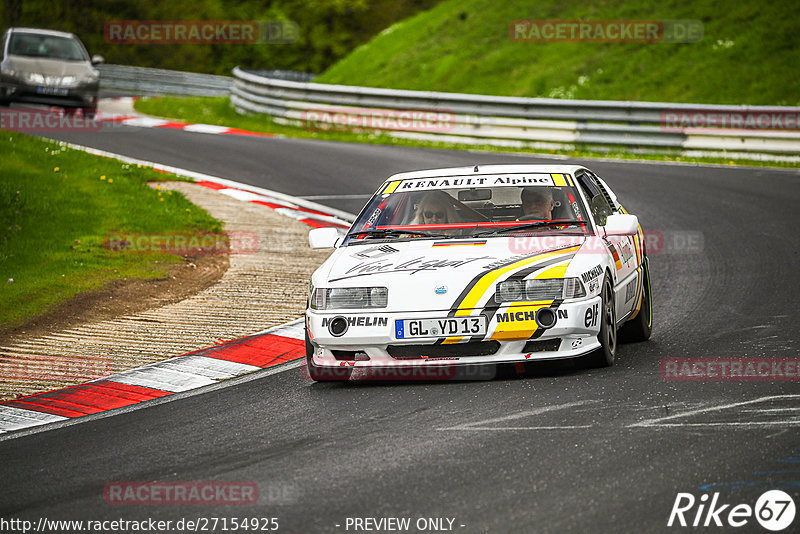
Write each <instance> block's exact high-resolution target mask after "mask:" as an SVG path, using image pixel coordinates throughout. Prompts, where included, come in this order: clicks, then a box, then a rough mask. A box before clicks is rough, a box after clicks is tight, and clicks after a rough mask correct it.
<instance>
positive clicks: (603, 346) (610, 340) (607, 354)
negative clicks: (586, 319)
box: [586, 276, 617, 367]
mask: <svg viewBox="0 0 800 534" xmlns="http://www.w3.org/2000/svg"><path fill="white" fill-rule="evenodd" d="M602 295H603V302H602V304H601V306H600V333H599V334H597V339H598V340H599V341H600V348H599V349H597V350H595V351H594V352H592V353H591V354H589V355H588V356H586V363H587V364H588V366H589V367H610V366H612V365H614V358H615V357H616V354H617V311H616V307H615V306H614V288H613V287H612V286H611V280H609V279H608V276H606V277H605V279H604V280H603V291H602Z"/></svg>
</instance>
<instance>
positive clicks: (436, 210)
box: [411, 191, 456, 224]
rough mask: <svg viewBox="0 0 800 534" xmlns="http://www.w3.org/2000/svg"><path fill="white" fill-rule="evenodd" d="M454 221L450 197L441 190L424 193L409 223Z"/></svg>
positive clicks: (444, 222)
mask: <svg viewBox="0 0 800 534" xmlns="http://www.w3.org/2000/svg"><path fill="white" fill-rule="evenodd" d="M455 221H456V210H455V208H454V207H453V201H452V197H450V195H448V194H447V193H444V192H442V191H431V192H430V193H426V194H425V196H424V197H422V200H421V201H420V203H419V205H418V206H417V212H416V214H415V215H414V220H412V221H411V224H447V223H452V222H455Z"/></svg>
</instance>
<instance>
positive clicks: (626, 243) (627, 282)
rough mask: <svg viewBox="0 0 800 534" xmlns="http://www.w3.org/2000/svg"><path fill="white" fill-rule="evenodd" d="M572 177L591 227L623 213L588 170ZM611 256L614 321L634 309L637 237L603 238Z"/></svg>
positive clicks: (637, 275)
mask: <svg viewBox="0 0 800 534" xmlns="http://www.w3.org/2000/svg"><path fill="white" fill-rule="evenodd" d="M576 178H577V181H578V183H579V184H580V186H581V188H582V189H583V192H584V194H585V195H586V197H587V198H588V199H589V208H590V210H591V212H592V217H593V218H594V220H595V224H597V225H598V226H605V224H606V218H607V217H608V216H609V215H612V214H615V213H623V211H621V206H619V205H618V204H617V203H615V202H614V199H613V198H612V197H611V195H610V194H609V193H608V191H607V190H606V189H605V187H603V184H602V183H601V182H600V180H598V179H597V177H596V176H595V175H594V174H593V173H591V172H589V171H585V172H583V171H581V172H579V173H576ZM603 239H604V241H605V243H606V246H607V247H608V251H609V254H610V255H611V259H612V263H613V267H612V273H613V274H614V290H615V299H614V300H615V305H616V310H617V320H619V319H622V318H624V317H625V316H627V315H628V314H629V313H631V312H632V311H633V310H634V308H635V306H636V300H637V294H638V288H639V285H640V280H639V277H640V276H641V270H640V269H639V262H640V257H639V256H640V254H639V250H640V248H638V247H637V243H638V242H637V239H638V236H606V237H604V238H603Z"/></svg>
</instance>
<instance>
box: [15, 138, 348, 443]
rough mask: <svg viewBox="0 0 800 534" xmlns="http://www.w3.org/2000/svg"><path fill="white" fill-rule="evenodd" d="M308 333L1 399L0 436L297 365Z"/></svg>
mask: <svg viewBox="0 0 800 534" xmlns="http://www.w3.org/2000/svg"><path fill="white" fill-rule="evenodd" d="M57 143H58V144H59V145H61V146H66V147H69V148H73V149H76V150H81V151H83V152H87V153H89V154H93V155H95V156H99V157H106V158H112V159H117V160H119V161H122V162H124V163H128V164H133V165H142V166H147V167H151V168H153V169H154V170H157V171H160V172H164V173H169V174H175V175H177V176H185V177H187V178H192V179H194V180H195V181H196V182H197V183H198V184H199V185H201V186H204V187H208V188H211V189H215V190H217V191H219V192H220V193H222V194H224V195H228V196H230V197H232V198H235V199H238V200H241V201H244V202H252V203H254V204H259V205H262V206H265V207H268V208H270V209H274V210H275V211H277V212H279V213H281V214H282V215H285V216H287V217H291V218H293V219H296V220H298V221H301V222H303V223H305V224H307V225H309V226H311V227H314V228H319V227H324V226H333V227H338V228H349V227H350V223H351V221H352V220H353V219H354V217H353V215H352V214H350V213H347V212H344V211H339V210H335V209H333V208H329V207H327V206H323V205H321V204H317V203H316V202H311V201H308V200H304V199H301V198H297V197H293V196H291V195H286V194H284V193H279V192H277V191H271V190H269V189H264V188H260V187H255V186H251V185H248V184H242V183H239V182H235V181H233V180H227V179H225V178H220V177H217V176H211V175H208V174H203V173H199V172H194V171H189V170H186V169H181V168H178V167H172V166H169V165H162V164H160V163H154V162H150V161H144V160H139V159H136V158H129V157H127V156H122V155H120V154H115V153H113V152H106V151H103V150H98V149H94V148H90V147H85V146H81V145H75V144H72V143H65V142H61V141H59V142H57ZM304 339H305V334H304V324H303V319H297V320H295V321H292V322H290V323H287V324H285V325H282V326H278V327H275V328H271V329H268V330H265V331H263V332H259V333H257V334H253V335H251V336H246V337H243V338H239V339H236V340H233V341H228V342H226V343H222V344H219V345H215V346H213V347H209V348H206V349H202V350H199V351H196V352H190V353H188V354H184V355H182V356H178V357H175V358H171V359H169V360H164V361H161V362H157V363H153V364H150V365H146V366H144V367H139V368H136V369H130V370H128V371H123V372H121V373H118V374H115V375H111V376H108V377H105V378H101V379H98V380H93V381H91V382H86V383H85V384H79V385H77V386H71V387H67V388H64V389H59V390H55V391H48V392H44V393H36V394H34V395H30V396H27V397H21V398H19V399H15V400H11V401H5V402H0V437H2V436H3V434H8V433H10V432H15V431H20V430H25V429H30V428H34V427H38V426H41V425H45V424H48V423H62V422H64V421H70V420H73V419H76V418H80V417H84V416H87V415H93V414H98V413H104V412H108V411H111V410H115V409H120V408H126V407H130V406H133V405H137V404H140V403H143V402H146V401H150V400H155V399H159V398H162V397H166V396H169V395H174V394H176V393H182V392H186V391H191V390H193V389H197V388H201V387H205V386H210V385H212V384H216V383H218V382H220V381H222V380H227V379H230V378H234V377H237V376H241V375H245V374H248V373H252V372H255V371H261V370H264V369H267V368H271V367H277V368H276V372H280V371H284V370H288V369H292V368H295V367H299V366H300V365H301V364H302V361H301V360H302V358H304V357H305V341H304ZM291 362H295V363H291ZM278 366H280V367H278Z"/></svg>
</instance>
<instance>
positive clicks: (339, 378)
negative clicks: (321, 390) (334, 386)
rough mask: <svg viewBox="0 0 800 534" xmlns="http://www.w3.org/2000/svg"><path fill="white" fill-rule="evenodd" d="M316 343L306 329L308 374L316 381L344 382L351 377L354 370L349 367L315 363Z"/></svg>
mask: <svg viewBox="0 0 800 534" xmlns="http://www.w3.org/2000/svg"><path fill="white" fill-rule="evenodd" d="M313 356H314V345H312V344H311V340H310V339H309V337H308V331H306V367H307V368H308V376H309V377H310V378H311V380H314V381H315V382H343V381H345V380H348V379H349V378H350V375H351V374H352V373H353V370H352V369H350V368H348V367H319V366H317V365H314V358H313Z"/></svg>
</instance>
